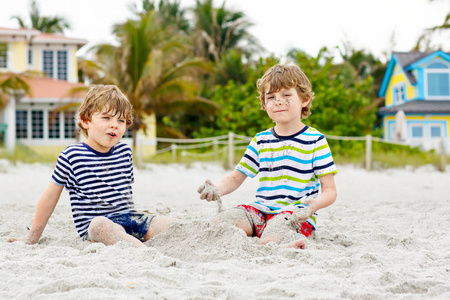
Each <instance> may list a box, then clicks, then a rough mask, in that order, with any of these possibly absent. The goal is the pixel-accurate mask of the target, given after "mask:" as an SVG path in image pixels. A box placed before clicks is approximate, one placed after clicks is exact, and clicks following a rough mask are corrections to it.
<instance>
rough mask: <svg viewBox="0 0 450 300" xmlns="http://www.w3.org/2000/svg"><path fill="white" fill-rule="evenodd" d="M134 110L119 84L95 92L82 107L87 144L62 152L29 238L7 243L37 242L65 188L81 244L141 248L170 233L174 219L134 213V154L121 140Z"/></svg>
mask: <svg viewBox="0 0 450 300" xmlns="http://www.w3.org/2000/svg"><path fill="white" fill-rule="evenodd" d="M132 110H133V108H132V105H131V103H130V102H129V101H128V99H127V98H126V96H125V95H124V94H123V93H122V92H121V91H120V90H119V88H118V87H116V86H115V85H94V86H93V87H91V89H90V90H89V92H88V93H87V94H86V95H85V96H84V98H83V102H82V103H81V106H80V109H79V116H78V123H77V125H78V127H80V129H81V131H82V132H83V134H84V135H85V136H86V141H85V142H82V143H78V144H74V145H70V146H68V147H67V148H66V149H64V150H63V151H62V152H61V154H60V155H59V157H58V160H57V163H56V167H55V170H54V171H53V175H52V181H51V182H50V184H49V185H48V187H47V188H46V189H45V191H44V192H43V194H42V196H41V198H40V199H39V203H38V205H37V208H36V213H35V216H34V219H33V225H32V226H31V229H30V233H29V234H28V236H27V237H24V238H19V239H16V238H9V239H8V241H9V242H15V241H22V242H25V243H27V244H35V243H37V242H38V241H39V238H40V237H41V235H42V232H43V231H44V228H45V226H46V225H47V222H48V220H49V218H50V216H51V214H52V213H53V210H54V208H55V206H56V204H57V203H58V200H59V198H60V196H61V192H62V190H63V188H64V187H65V188H66V189H67V190H68V191H69V194H70V204H71V208H72V217H73V222H74V223H75V227H76V229H77V231H78V234H79V236H80V238H81V239H82V240H83V241H92V242H101V243H103V244H105V245H112V244H115V243H117V242H120V241H124V242H128V243H130V244H132V245H134V246H135V247H142V246H144V244H143V242H145V241H147V240H149V239H150V238H152V237H153V236H155V235H156V234H159V233H162V232H165V231H166V230H167V228H168V226H169V223H170V222H171V219H170V218H167V217H160V216H154V215H151V214H148V213H144V212H138V211H136V210H135V209H134V202H133V198H132V195H133V192H132V188H131V184H132V183H133V182H134V176H133V157H132V152H131V148H130V147H129V146H128V145H127V144H125V143H123V142H121V141H120V140H121V138H122V136H123V135H124V133H125V130H126V129H127V127H128V126H130V125H131V124H132Z"/></svg>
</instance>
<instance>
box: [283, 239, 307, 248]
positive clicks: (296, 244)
mask: <svg viewBox="0 0 450 300" xmlns="http://www.w3.org/2000/svg"><path fill="white" fill-rule="evenodd" d="M286 247H287V248H294V249H305V248H306V243H305V241H304V240H298V241H293V242H291V243H289V244H286Z"/></svg>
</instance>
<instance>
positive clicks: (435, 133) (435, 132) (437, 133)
mask: <svg viewBox="0 0 450 300" xmlns="http://www.w3.org/2000/svg"><path fill="white" fill-rule="evenodd" d="M430 136H431V137H432V138H439V137H441V136H442V127H441V126H433V125H431V127H430Z"/></svg>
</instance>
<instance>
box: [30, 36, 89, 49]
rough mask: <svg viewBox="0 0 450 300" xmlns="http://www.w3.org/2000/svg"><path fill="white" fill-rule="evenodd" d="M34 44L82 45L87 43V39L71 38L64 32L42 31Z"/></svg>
mask: <svg viewBox="0 0 450 300" xmlns="http://www.w3.org/2000/svg"><path fill="white" fill-rule="evenodd" d="M32 43H33V44H37V43H39V44H75V45H78V47H81V46H83V45H85V44H86V43H87V40H85V39H78V38H69V37H66V36H64V35H62V34H53V33H41V34H39V35H37V36H35V37H34V38H33V40H32Z"/></svg>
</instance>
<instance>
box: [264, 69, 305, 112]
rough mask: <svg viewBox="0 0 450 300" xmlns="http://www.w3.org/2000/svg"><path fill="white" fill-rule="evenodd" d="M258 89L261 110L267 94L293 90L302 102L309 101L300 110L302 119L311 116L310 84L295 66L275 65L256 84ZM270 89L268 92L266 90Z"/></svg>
mask: <svg viewBox="0 0 450 300" xmlns="http://www.w3.org/2000/svg"><path fill="white" fill-rule="evenodd" d="M256 86H257V87H258V92H259V99H260V101H261V109H264V110H265V109H266V101H265V95H266V94H267V93H276V92H278V91H279V90H281V89H283V88H284V89H288V90H289V89H291V88H295V90H296V91H297V94H298V96H299V97H300V99H301V100H302V101H306V100H308V99H310V101H309V103H308V105H306V106H305V107H303V109H302V116H301V118H302V119H306V118H307V117H308V116H309V115H311V104H312V101H313V100H314V93H313V92H312V88H311V82H309V79H308V77H306V75H305V73H303V71H302V70H301V69H300V68H299V67H298V66H296V65H280V64H278V65H275V66H273V67H271V68H270V69H269V70H267V72H266V73H265V74H264V75H263V77H261V79H259V80H258V81H257V82H256ZM266 89H270V90H266Z"/></svg>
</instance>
